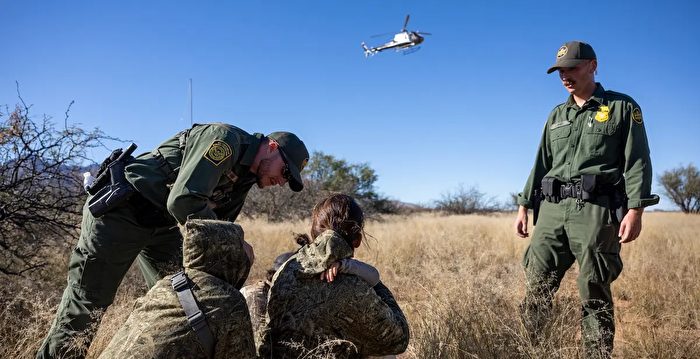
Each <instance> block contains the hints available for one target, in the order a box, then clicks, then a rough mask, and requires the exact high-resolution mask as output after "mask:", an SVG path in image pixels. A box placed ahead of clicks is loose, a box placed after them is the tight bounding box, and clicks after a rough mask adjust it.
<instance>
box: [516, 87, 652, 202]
mask: <svg viewBox="0 0 700 359" xmlns="http://www.w3.org/2000/svg"><path fill="white" fill-rule="evenodd" d="M596 85H597V86H596V89H595V91H594V92H593V96H592V97H591V98H590V99H589V100H588V101H586V103H585V104H584V105H583V107H579V106H578V105H576V102H575V101H574V99H573V96H569V99H568V100H567V101H566V102H565V103H563V104H561V105H559V106H557V107H555V108H554V110H552V112H551V113H550V115H549V118H548V119H547V123H546V124H545V127H544V131H543V133H542V140H541V141H540V146H539V149H538V150H537V158H536V159H535V165H534V167H533V168H532V171H531V172H530V177H529V178H528V180H527V183H526V184H525V188H524V190H523V192H522V193H520V194H518V204H519V205H522V206H525V207H526V208H532V198H533V193H534V190H535V189H537V188H539V187H540V184H541V181H542V178H543V177H545V176H550V177H556V178H557V179H559V180H560V181H564V182H574V181H578V180H580V178H581V175H582V174H594V175H600V176H601V177H600V178H601V183H603V184H615V183H616V182H617V181H618V180H620V177H621V176H624V181H625V190H626V193H627V197H628V201H627V206H628V208H638V207H646V206H650V205H654V204H656V203H658V202H659V197H658V196H656V195H652V194H651V179H652V170H651V160H650V158H649V145H648V143H647V136H646V131H645V129H644V123H643V120H642V112H641V110H640V108H639V105H637V103H636V102H635V101H634V100H633V99H632V98H631V97H629V96H627V95H624V94H621V93H618V92H613V91H605V89H603V86H601V85H600V84H599V83H598V84H596Z"/></svg>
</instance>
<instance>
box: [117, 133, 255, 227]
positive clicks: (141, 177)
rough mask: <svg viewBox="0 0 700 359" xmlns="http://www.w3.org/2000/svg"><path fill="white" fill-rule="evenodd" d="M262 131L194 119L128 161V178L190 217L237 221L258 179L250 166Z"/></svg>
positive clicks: (157, 200)
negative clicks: (188, 126)
mask: <svg viewBox="0 0 700 359" xmlns="http://www.w3.org/2000/svg"><path fill="white" fill-rule="evenodd" d="M262 137H263V135H262V134H255V135H250V134H248V133H247V132H245V131H243V130H241V129H239V128H237V127H234V126H231V125H227V124H222V123H214V124H206V125H194V126H193V127H192V128H191V129H190V130H188V131H185V132H181V133H179V134H177V135H175V136H173V137H172V138H170V139H168V140H166V141H165V142H163V143H162V144H160V145H159V146H158V147H157V148H156V149H155V150H153V151H151V152H149V153H144V154H142V155H140V156H138V157H136V158H135V159H134V161H133V162H132V163H131V164H129V165H128V166H127V167H126V171H125V172H126V178H127V180H128V181H129V182H130V183H131V184H133V185H134V187H135V188H136V190H137V191H138V192H139V193H140V194H141V195H142V196H143V197H145V198H146V199H148V200H149V201H150V202H151V203H153V204H154V205H155V206H156V207H158V208H159V209H162V210H163V211H165V210H166V209H167V211H168V212H169V213H170V214H171V215H172V216H173V217H175V219H177V221H178V222H180V223H184V222H185V221H186V220H187V217H188V216H190V215H192V216H193V217H195V218H208V219H224V220H228V221H234V220H235V219H236V217H237V216H238V214H239V213H240V211H241V208H242V207H243V203H244V201H245V197H246V195H247V194H248V191H249V190H250V187H252V185H253V184H255V183H256V181H257V177H256V176H255V174H253V173H251V172H250V165H251V164H252V163H253V159H254V158H255V154H256V153H257V150H258V148H259V146H260V141H261V139H262Z"/></svg>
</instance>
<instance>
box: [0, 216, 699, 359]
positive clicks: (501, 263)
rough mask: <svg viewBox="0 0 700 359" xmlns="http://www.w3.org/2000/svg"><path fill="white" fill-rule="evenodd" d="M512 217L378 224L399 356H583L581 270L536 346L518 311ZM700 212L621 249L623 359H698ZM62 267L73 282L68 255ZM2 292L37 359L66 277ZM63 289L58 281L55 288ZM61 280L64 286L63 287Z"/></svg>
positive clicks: (618, 350)
mask: <svg viewBox="0 0 700 359" xmlns="http://www.w3.org/2000/svg"><path fill="white" fill-rule="evenodd" d="M513 219H514V217H513V215H505V214H501V215H494V216H488V217H485V216H447V217H441V216H436V215H430V214H423V215H417V216H409V217H404V216H395V217H388V218H385V219H384V220H383V221H380V222H370V223H368V225H367V232H368V233H369V234H370V235H371V236H372V238H370V239H369V240H368V241H367V245H363V246H361V247H360V248H359V249H358V250H357V252H356V255H357V257H358V258H359V259H361V260H364V261H366V262H368V263H370V264H373V265H375V266H376V267H377V268H378V269H379V271H380V273H381V276H382V281H383V282H384V283H385V284H386V285H387V286H388V287H389V288H390V289H391V290H392V292H393V293H394V295H395V296H396V299H397V301H398V303H399V304H400V305H401V307H402V308H403V310H404V312H405V313H406V316H407V318H408V320H409V323H410V325H411V342H410V345H409V348H408V350H407V351H406V353H404V354H403V355H402V356H401V357H403V358H575V357H579V356H581V354H582V351H581V342H580V338H581V336H580V329H579V327H580V307H579V300H578V293H577V288H576V283H575V278H576V274H577V273H576V272H577V269H576V268H575V267H574V268H572V269H571V270H570V273H568V274H567V276H566V278H565V279H564V281H563V282H562V286H561V289H560V290H559V292H558V294H557V296H556V300H555V306H554V310H553V313H554V314H553V318H552V320H551V321H550V323H549V324H548V326H547V327H546V328H545V329H544V331H543V333H541V335H540V336H539V340H538V341H536V340H534V339H532V338H530V336H529V335H528V334H527V333H526V332H525V330H524V327H523V325H522V323H521V321H520V318H519V314H518V305H519V303H520V300H521V299H522V297H523V294H524V274H523V270H522V268H521V265H520V263H521V258H522V255H523V252H524V250H525V247H526V246H527V243H528V241H527V240H521V239H519V238H517V237H515V235H514V234H513V232H512V229H511V224H512V222H513ZM241 224H242V225H243V228H244V229H245V231H246V239H247V240H248V241H249V242H250V243H251V244H252V245H253V247H254V248H255V254H256V261H255V264H254V266H253V269H252V271H251V274H250V277H249V279H248V281H249V282H254V281H256V280H260V279H262V278H264V276H265V272H266V270H267V268H268V267H269V266H270V265H271V263H272V261H273V259H274V258H275V257H276V256H277V255H278V254H280V253H282V252H285V251H289V250H293V249H295V248H296V244H295V243H294V241H293V239H292V234H293V233H294V232H303V231H306V230H307V229H308V226H309V225H308V223H306V222H292V223H266V222H263V221H244V222H242V223H241ZM697 233H700V216H690V215H683V214H680V213H647V214H645V215H644V229H643V231H642V235H641V237H640V238H639V239H638V240H637V241H635V242H633V243H631V244H626V245H624V246H623V250H622V258H623V261H624V264H625V268H624V270H623V272H622V275H621V276H620V278H619V279H618V280H617V281H615V283H613V293H614V297H615V313H616V321H617V335H616V337H615V351H614V356H615V357H620V358H700V239H698V236H697ZM56 262H62V263H61V265H60V266H57V267H56V268H55V271H54V274H55V275H54V276H55V277H60V278H65V257H61V260H56ZM5 281H6V285H5V286H3V289H2V290H1V291H0V304H1V305H2V307H1V308H2V312H0V333H1V334H2V338H3V340H2V342H0V357H2V358H9V357H13V358H29V357H32V356H33V352H34V351H35V350H36V349H37V347H38V345H39V344H40V342H41V340H42V339H43V336H44V335H45V333H46V331H47V330H48V327H49V325H50V324H51V323H50V322H51V320H52V318H53V315H54V312H55V308H56V304H57V303H58V300H59V299H60V294H61V290H62V288H61V285H62V282H61V281H53V284H51V285H42V284H40V283H43V282H40V283H38V282H37V281H30V280H19V279H17V278H6V279H5ZM56 282H58V283H61V284H60V285H59V284H55V283H56ZM63 283H64V282H63ZM143 293H144V285H143V280H142V278H141V277H140V274H139V273H138V271H137V270H136V269H135V268H132V271H130V273H129V275H128V277H127V278H126V279H125V280H124V282H123V284H122V287H121V288H120V291H119V293H118V295H117V298H116V301H115V304H114V305H112V307H110V309H109V310H107V312H106V314H105V316H104V318H103V321H102V324H101V325H100V328H99V330H98V331H97V333H96V336H95V339H94V341H93V343H92V346H91V347H90V350H89V352H88V357H96V356H97V355H99V353H100V352H101V351H102V349H103V348H104V347H105V346H106V345H107V343H108V342H109V339H110V338H111V337H112V335H113V334H114V332H115V331H116V330H117V329H118V327H119V325H120V324H121V323H122V322H123V321H124V320H125V319H126V317H127V316H128V315H129V312H130V310H131V308H132V306H133V302H134V300H135V298H136V297H138V296H139V295H142V294H143Z"/></svg>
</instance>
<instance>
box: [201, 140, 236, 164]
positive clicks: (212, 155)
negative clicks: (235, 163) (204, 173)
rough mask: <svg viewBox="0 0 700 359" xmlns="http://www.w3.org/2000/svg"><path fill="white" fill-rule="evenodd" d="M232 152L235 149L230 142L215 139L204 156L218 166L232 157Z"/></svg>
mask: <svg viewBox="0 0 700 359" xmlns="http://www.w3.org/2000/svg"><path fill="white" fill-rule="evenodd" d="M231 154H233V151H232V150H231V146H229V144H228V143H226V142H224V141H221V140H215V141H214V142H212V143H211V145H210V146H209V149H208V150H207V152H206V153H204V158H206V159H207V160H209V162H211V163H213V164H214V166H218V165H220V164H221V163H222V162H224V161H226V159H227V158H229V157H231Z"/></svg>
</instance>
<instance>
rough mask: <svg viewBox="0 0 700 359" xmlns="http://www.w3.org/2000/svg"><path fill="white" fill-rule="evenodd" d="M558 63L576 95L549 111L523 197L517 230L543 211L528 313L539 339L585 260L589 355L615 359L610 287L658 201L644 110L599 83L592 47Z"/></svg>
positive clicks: (532, 251)
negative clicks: (568, 279)
mask: <svg viewBox="0 0 700 359" xmlns="http://www.w3.org/2000/svg"><path fill="white" fill-rule="evenodd" d="M556 57H557V59H556V63H555V64H554V66H552V67H551V68H550V69H549V70H548V71H547V73H552V72H554V71H557V70H558V71H559V76H560V78H561V80H562V84H563V85H564V87H565V88H566V89H567V91H568V92H569V93H570V94H571V95H570V96H569V98H568V100H567V101H566V102H565V103H563V104H561V105H558V106H556V107H555V108H554V110H552V112H551V113H550V115H549V118H548V119H547V122H546V124H545V127H544V131H543V134H542V139H541V142H540V145H539V148H538V150H537V157H536V159H535V165H534V166H533V168H532V171H531V173H530V177H529V178H528V180H527V183H526V184H525V188H524V190H523V192H522V193H520V194H519V195H518V204H519V206H520V208H519V213H518V219H517V220H516V223H515V229H516V232H517V234H518V235H519V236H520V237H527V236H528V233H527V209H534V217H535V218H534V223H535V224H536V226H535V229H534V233H533V237H532V241H531V243H530V245H529V247H528V248H527V251H526V252H525V255H524V259H523V264H524V267H525V272H526V278H527V291H526V297H525V300H524V302H523V304H522V308H521V309H522V314H523V320H524V322H525V325H526V327H527V328H528V330H529V331H530V333H531V334H532V335H535V336H536V335H537V333H538V332H539V331H540V330H541V329H542V327H543V324H544V322H545V321H546V317H547V316H548V313H549V311H548V310H549V308H550V306H551V300H552V296H553V295H554V293H555V292H556V290H557V289H558V288H559V284H560V283H561V280H562V278H563V277H564V274H565V272H566V271H567V270H568V269H569V268H570V267H571V266H572V264H573V263H574V261H577V262H578V265H579V275H578V279H577V284H578V291H579V295H580V298H581V305H582V313H583V320H582V339H583V343H584V351H585V354H586V356H587V357H608V356H610V355H611V353H612V348H613V339H614V334H615V321H614V312H613V297H612V292H611V289H610V284H611V283H612V282H613V281H614V280H615V279H616V278H617V277H618V275H619V274H620V272H621V271H622V260H621V259H620V246H621V243H625V242H629V241H632V240H634V239H635V238H636V237H637V236H638V235H639V232H640V231H641V215H642V212H643V208H644V207H646V206H650V205H654V204H656V203H658V201H659V197H658V196H656V195H652V194H651V193H650V191H651V179H652V169H651V161H650V158H649V146H648V143H647V136H646V131H645V129H644V121H643V119H642V112H641V109H640V108H639V105H638V104H637V103H636V102H635V101H634V100H633V99H632V98H631V97H629V96H627V95H624V94H621V93H618V92H613V91H607V90H605V89H604V88H603V86H602V85H601V84H600V83H596V82H595V80H594V74H595V72H596V69H597V59H596V55H595V52H594V51H593V48H592V47H591V46H590V45H588V44H586V43H582V42H578V41H572V42H568V43H566V44H564V45H563V46H562V47H560V48H559V50H558V51H557V55H556ZM540 202H541V204H540ZM627 209H629V212H628V211H627ZM538 216H539V218H538ZM618 236H619V237H621V238H618Z"/></svg>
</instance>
